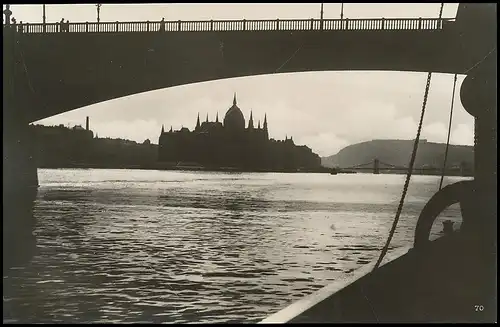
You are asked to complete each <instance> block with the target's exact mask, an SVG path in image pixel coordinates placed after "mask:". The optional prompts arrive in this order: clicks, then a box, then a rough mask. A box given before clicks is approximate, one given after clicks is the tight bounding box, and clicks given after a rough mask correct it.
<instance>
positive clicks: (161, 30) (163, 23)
mask: <svg viewBox="0 0 500 327" xmlns="http://www.w3.org/2000/svg"><path fill="white" fill-rule="evenodd" d="M160 32H165V18H162V19H161V22H160Z"/></svg>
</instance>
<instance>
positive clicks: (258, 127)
mask: <svg viewBox="0 0 500 327" xmlns="http://www.w3.org/2000/svg"><path fill="white" fill-rule="evenodd" d="M257 129H260V119H259V124H258V125H257Z"/></svg>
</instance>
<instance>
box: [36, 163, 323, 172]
mask: <svg viewBox="0 0 500 327" xmlns="http://www.w3.org/2000/svg"><path fill="white" fill-rule="evenodd" d="M39 168H42V169H75V168H77V169H139V170H181V171H183V170H185V171H211V172H239V173H330V172H331V169H330V168H325V167H321V168H317V169H248V168H238V167H205V166H199V165H175V166H174V165H169V164H162V163H156V164H147V165H106V164H76V163H75V164H66V165H42V166H40V167H39Z"/></svg>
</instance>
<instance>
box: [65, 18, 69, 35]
mask: <svg viewBox="0 0 500 327" xmlns="http://www.w3.org/2000/svg"><path fill="white" fill-rule="evenodd" d="M65 30H66V32H69V20H67V19H66V28H65Z"/></svg>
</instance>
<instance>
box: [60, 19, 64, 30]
mask: <svg viewBox="0 0 500 327" xmlns="http://www.w3.org/2000/svg"><path fill="white" fill-rule="evenodd" d="M59 32H64V18H63V19H61V21H60V22H59Z"/></svg>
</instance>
